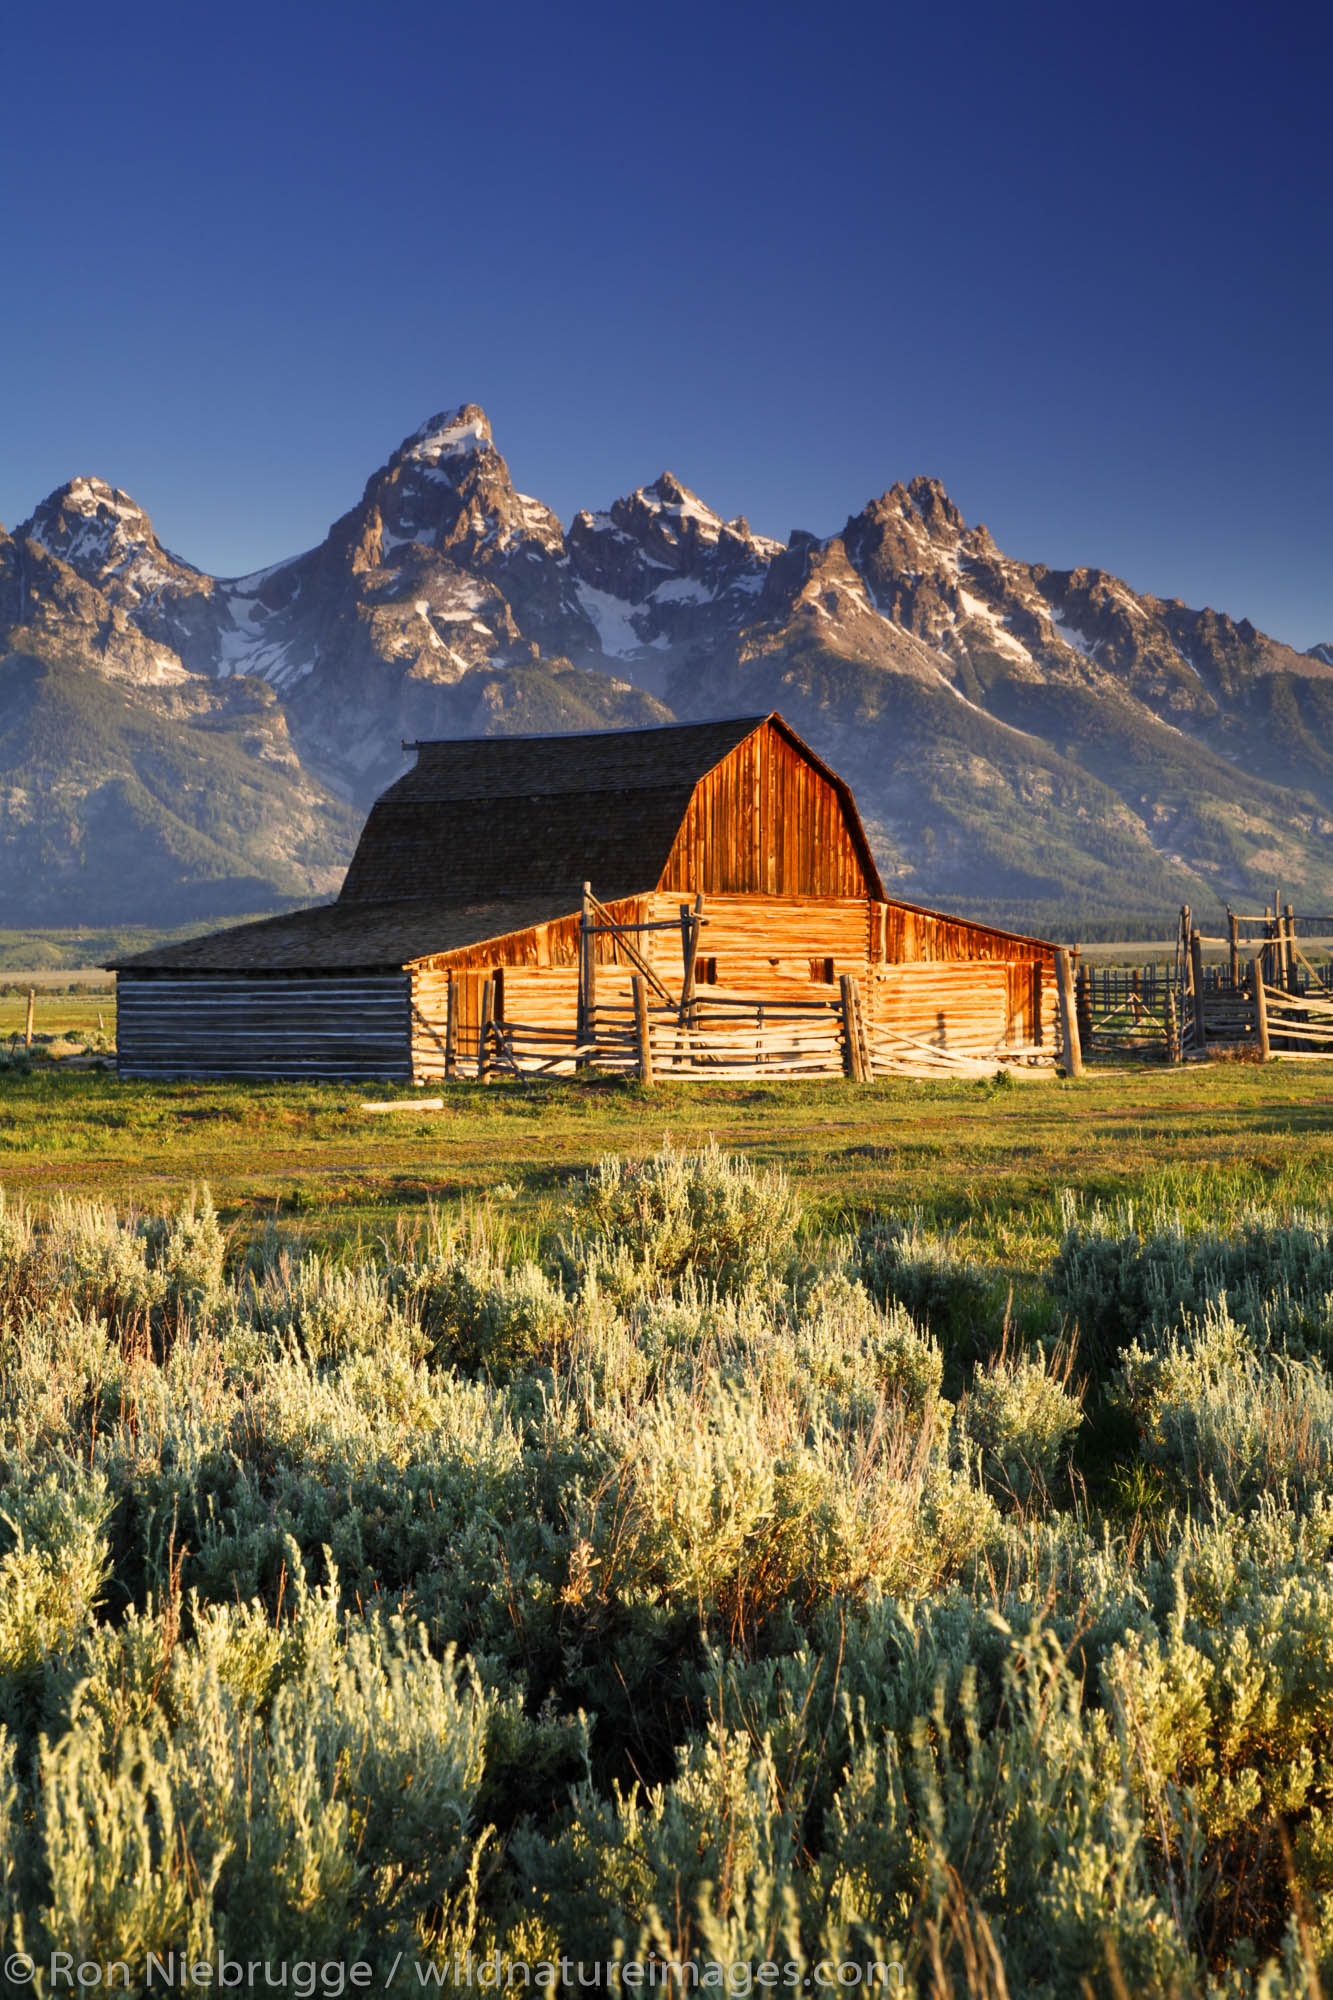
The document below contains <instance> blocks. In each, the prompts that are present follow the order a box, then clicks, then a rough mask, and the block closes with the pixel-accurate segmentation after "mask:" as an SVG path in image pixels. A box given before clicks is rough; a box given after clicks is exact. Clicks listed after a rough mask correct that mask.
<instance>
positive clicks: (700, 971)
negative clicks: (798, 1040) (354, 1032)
mask: <svg viewBox="0 0 1333 2000" xmlns="http://www.w3.org/2000/svg"><path fill="white" fill-rule="evenodd" d="M692 900H693V899H692V897H691V896H690V895H688V894H687V893H686V892H685V891H683V890H682V891H671V890H661V889H659V890H658V891H656V892H655V893H654V894H652V895H650V896H641V897H627V898H624V899H623V900H621V901H619V902H617V903H613V904H609V905H607V914H608V915H609V916H610V917H611V918H612V919H614V920H616V921H619V922H622V923H627V924H629V923H649V924H653V925H655V926H661V928H655V929H652V930H641V931H632V932H630V933H629V942H630V943H631V944H632V945H633V946H634V947H635V948H636V950H637V951H638V953H639V954H640V955H641V956H642V958H643V959H645V960H646V961H647V964H648V965H649V967H650V968H651V970H652V971H653V972H654V973H655V974H656V976H657V978H658V979H659V980H660V981H661V983H662V985H663V986H664V987H665V988H666V989H667V992H668V993H669V994H670V995H671V996H672V997H673V998H678V997H679V995H680V991H681V982H682V977H683V970H684V953H683V948H682V931H681V925H680V911H681V905H682V904H683V903H685V904H689V903H692ZM704 918H705V922H704V926H703V929H702V932H701V935H700V941H699V954H698V961H697V966H696V989H695V992H696V1008H695V1013H694V1016H693V1027H692V1032H691V1036H690V1042H691V1046H692V1047H693V1048H694V1049H695V1050H697V1051H698V1052H700V1053H703V1052H705V1051H706V1050H707V1048H708V1046H709V1045H710V1044H711V1043H713V1042H718V1043H719V1046H725V1047H727V1048H730V1046H731V1043H732V1042H733V1041H734V1040H735V1033H736V1030H735V1026H734V1024H735V1023H736V1022H737V1020H738V1017H737V1016H735V1015H734V1014H732V1015H728V1014H726V1013H725V1012H718V1011H717V1010H718V1008H725V1006H726V1005H727V1004H728V1003H732V1002H734V1001H736V1000H737V999H740V998H743V999H745V1000H746V1001H750V1002H753V1003H754V1004H755V1005H756V1006H757V1007H758V1008H759V1009H761V1010H762V1009H765V1008H768V1009H770V1010H772V1009H774V1008H776V1009H779V1010H781V1008H782V1007H783V1006H784V1005H785V1006H786V1007H788V1008H791V1007H796V1008H809V1007H810V1006H812V1005H816V1006H817V1005H818V1004H819V1003H835V1002H836V1001H837V997H838V993H839V985H840V981H841V979H842V977H843V975H844V974H849V975H850V976H851V977H852V978H854V979H855V980H856V981H857V982H858V985H859V987H860V988H861V991H862V996H863V1008H864V1015H865V1025H866V1029H867V1032H868V1033H869V1034H870V1035H871V1036H872V1038H873V1039H874V1042H875V1048H876V1052H877V1057H878V1059H879V1060H880V1061H881V1062H884V1063H891V1062H892V1060H893V1053H894V1051H895V1049H897V1050H898V1051H899V1052H900V1053H901V1055H902V1059H903V1060H904V1062H910V1061H912V1060H914V1059H915V1055H916V1053H917V1052H918V1051H919V1050H920V1049H921V1048H924V1047H928V1048H930V1049H932V1050H935V1051H941V1052H946V1053H948V1054H953V1055H957V1056H959V1057H974V1056H975V1057H983V1056H985V1055H987V1054H989V1053H991V1052H992V1051H995V1050H999V1049H1008V1050H1031V1051H1034V1052H1037V1051H1039V1052H1040V1053H1041V1054H1042V1055H1043V1056H1046V1057H1050V1056H1052V1055H1053V1054H1054V1051H1055V1045H1056V991H1055V979H1054V971H1053V955H1052V952H1051V949H1050V947H1049V946H1046V945H1043V944H1039V943H1035V942H1033V941H1032V940H1029V939H1022V938H1014V937H1010V936H1008V935H1007V934H1006V933H1004V932H1000V931H992V930H987V929H985V928H984V927H982V926H980V925H974V924H967V923H963V922H959V921H956V920H954V919H951V918H947V917H941V916H937V915H935V914H934V913H933V912H931V911H923V910H914V909H912V908H911V907H910V906H904V905H899V904H884V903H880V902H876V901H872V900H870V899H868V898H866V897H865V896H828V897H812V896H756V895H750V894H740V893H733V894H725V895H721V894H715V895H712V896H706V897H705V900H704ZM595 944H596V954H597V996H596V997H597V1042H598V1046H599V1051H601V1044H602V1043H603V1042H605V1044H606V1048H605V1051H604V1053H605V1056H606V1059H607V1060H613V1061H616V1062H620V1061H622V1060H623V1061H628V1060H629V1057H628V1056H627V1055H626V1052H625V1048H624V1047H623V1046H622V1044H623V1043H624V1041H625V1038H626V1037H627V1036H628V1035H629V1034H630V1032H631V1025H632V1020H633V1012H634V1003H633V991H632V982H633V976H634V970H635V967H634V965H633V962H632V960H631V958H630V956H629V954H628V951H627V950H626V949H625V947H624V946H623V945H622V942H621V940H620V939H618V938H616V937H614V936H611V935H607V934H605V933H603V934H601V935H599V936H598V937H597V938H596V940H595ZM578 945H579V919H578V916H577V914H573V913H571V914H570V915H569V916H567V917H561V918H558V919H555V920H553V921H551V922H549V923H545V924H540V925H535V926H533V927H532V929H530V930H526V931H516V932H514V933H512V934H511V935H509V936H507V937H502V938H495V939H492V940H490V941H488V942H487V943H485V944H480V945H473V946H468V947H466V948H465V949H462V950H459V951H454V952H450V953H445V954H441V955H440V956H439V957H437V958H434V959H431V960H429V961H422V962H421V963H420V964H418V965H417V966H416V967H414V968H413V971H412V1064H413V1074H414V1075H415V1076H417V1077H418V1078H419V1079H420V1080H422V1081H426V1080H429V1079H434V1078H438V1077H441V1076H443V1075H445V1074H446V1073H447V1049H446V1030H447V1022H448V1009H449V990H450V985H451V983H452V985H453V989H454V1044H453V1047H454V1052H455V1065H456V1073H457V1074H459V1075H462V1076H473V1075H475V1074H476V1067H477V1053H478V1039H479V1033H480V1026H481V1005H482V989H483V987H484V985H485V982H486V981H487V980H488V979H490V980H496V979H497V978H498V987H497V989H496V997H497V1000H498V1009H499V1019H500V1020H501V1021H502V1022H503V1023H504V1024H505V1025H506V1026H507V1027H510V1028H512V1029H513V1030H514V1031H515V1037H516V1046H517V1047H519V1048H520V1049H521V1052H522V1058H523V1060H525V1061H526V1060H529V1059H530V1060H531V1062H532V1063H533V1064H534V1065H535V1064H537V1063H538V1062H539V1061H541V1060H546V1059H550V1058H553V1057H554V1056H555V1055H556V1053H557V1051H558V1050H560V1049H561V1048H562V1047H563V1048H564V1049H567V1050H569V1051H571V1052H572V1050H573V1048H574V1045H575V1028H576V1022H577V1016H578V992H579V977H578ZM886 953H887V954H888V956H887V958H886ZM710 1001H713V1002H715V1003H716V1004H715V1006H714V1007H713V1008H712V1009H711V1010H710V1005H709V1003H710ZM660 1004H661V995H660V994H657V993H655V995H654V1005H655V1006H657V1005H660ZM775 1018H776V1017H774V1016H773V1015H772V1014H771V1013H770V1015H769V1017H768V1026H767V1027H766V1028H765V1029H764V1030H763V1034H765V1035H767V1036H769V1038H770V1043H771V1036H772V1034H773V1032H775V1029H774V1021H775ZM662 1032H663V1033H665V1032H666V1030H665V1029H663V1031H662ZM747 1032H748V1031H747ZM812 1032H814V1030H813V1029H812ZM818 1032H819V1033H822V1034H824V1035H825V1038H826V1039H827V1038H828V1035H829V1034H830V1033H831V1030H824V1029H821V1030H819V1031H818ZM768 1053H769V1054H770V1055H771V1053H772V1048H771V1046H770V1047H769V1049H768ZM600 1059H601V1054H600V1053H599V1060H600Z"/></svg>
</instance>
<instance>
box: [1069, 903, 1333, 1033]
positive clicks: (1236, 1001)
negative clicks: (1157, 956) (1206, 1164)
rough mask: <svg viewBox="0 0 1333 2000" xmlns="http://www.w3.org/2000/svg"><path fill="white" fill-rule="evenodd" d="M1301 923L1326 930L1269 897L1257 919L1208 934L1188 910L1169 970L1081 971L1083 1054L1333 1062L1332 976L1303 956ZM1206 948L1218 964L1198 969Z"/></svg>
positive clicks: (1235, 920) (1159, 966)
mask: <svg viewBox="0 0 1333 2000" xmlns="http://www.w3.org/2000/svg"><path fill="white" fill-rule="evenodd" d="M1301 925H1305V926H1306V927H1307V929H1308V928H1309V927H1311V926H1315V925H1319V926H1329V927H1333V918H1325V917H1311V916H1299V915H1296V914H1294V913H1293V911H1292V908H1291V905H1290V904H1288V905H1287V906H1286V908H1285V909H1284V910H1283V909H1280V908H1279V904H1278V901H1277V898H1276V897H1275V898H1274V904H1273V908H1272V909H1271V910H1266V911H1265V912H1264V914H1263V915H1262V916H1261V917H1246V916H1243V915H1241V914H1239V913H1238V912H1234V911H1232V910H1228V911H1227V930H1226V934H1225V935H1223V936H1217V937H1206V936H1204V935H1203V933H1202V932H1200V931H1199V930H1198V929H1197V927H1196V926H1195V925H1194V924H1193V923H1192V921H1191V914H1190V911H1189V909H1188V907H1186V908H1184V909H1182V911H1181V914H1180V927H1179V934H1178V937H1177V943H1176V954H1175V960H1174V962H1173V963H1172V962H1167V963H1161V962H1157V963H1153V964H1147V965H1143V966H1137V967H1132V968H1129V969H1125V968H1109V967H1108V968H1103V967H1099V966H1082V967H1080V968H1079V971H1078V974H1077V979H1076V995H1077V1011H1078V1025H1079V1030H1080V1039H1081V1043H1082V1047H1083V1049H1084V1051H1085V1052H1087V1053H1088V1054H1090V1055H1092V1056H1093V1057H1096V1056H1105V1055H1111V1056H1116V1055H1120V1056H1125V1055H1128V1056H1135V1057H1139V1058H1144V1057H1154V1056H1155V1057H1158V1058H1162V1059H1165V1060H1166V1061H1169V1062H1197V1061H1205V1060H1213V1059H1215V1058H1217V1057H1219V1056H1240V1057H1249V1058H1250V1059H1252V1060H1259V1061H1263V1060H1266V1059H1267V1058H1268V1057H1269V1056H1272V1055H1288V1056H1301V1057H1305V1058H1323V1057H1327V1056H1330V1055H1333V971H1330V969H1329V968H1328V967H1327V966H1325V967H1322V968H1321V967H1320V966H1318V965H1316V964H1315V963H1314V962H1313V961H1312V960H1311V958H1310V957H1309V956H1308V955H1307V953H1306V952H1305V951H1304V950H1303V948H1302V945H1301V941H1300V926H1301ZM1242 932H1244V933H1246V935H1244V936H1242ZM1207 949H1211V950H1213V951H1218V950H1219V949H1220V950H1221V951H1222V952H1224V953H1225V958H1224V960H1223V962H1222V963H1221V964H1212V965H1209V964H1205V962H1204V952H1205V950H1207Z"/></svg>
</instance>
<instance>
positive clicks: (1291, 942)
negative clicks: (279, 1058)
mask: <svg viewBox="0 0 1333 2000" xmlns="http://www.w3.org/2000/svg"><path fill="white" fill-rule="evenodd" d="M1285 983H1286V988H1287V991H1288V993H1296V992H1299V990H1300V989H1299V987H1298V986H1297V984H1296V919H1295V917H1294V916H1293V915H1292V913H1291V904H1290V903H1288V904H1287V977H1286V982H1285Z"/></svg>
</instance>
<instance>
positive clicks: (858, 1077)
mask: <svg viewBox="0 0 1333 2000" xmlns="http://www.w3.org/2000/svg"><path fill="white" fill-rule="evenodd" d="M838 986H839V990H840V991H841V994H842V1067H843V1074H844V1075H845V1076H850V1077H851V1078H852V1080H853V1082H855V1083H864V1081H865V1078H864V1076H863V1075H862V1071H861V1037H860V1035H859V1034H858V1032H857V1026H856V981H855V980H854V979H853V978H852V975H851V973H850V972H844V973H843V975H842V977H841V979H840V980H839V981H838Z"/></svg>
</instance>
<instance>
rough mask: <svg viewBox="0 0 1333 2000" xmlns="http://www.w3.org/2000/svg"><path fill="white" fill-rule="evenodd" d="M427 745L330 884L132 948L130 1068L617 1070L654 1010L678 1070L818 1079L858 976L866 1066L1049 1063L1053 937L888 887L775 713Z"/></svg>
mask: <svg viewBox="0 0 1333 2000" xmlns="http://www.w3.org/2000/svg"><path fill="white" fill-rule="evenodd" d="M415 747H416V751H417V762H416V766H415V768H414V769H413V770H411V771H410V772H408V773H407V774H406V775H405V776H404V777H402V778H400V779H399V780H398V782H397V783H396V784H394V785H391V786H390V787H389V789H388V791H386V792H385V793H384V795H383V796H382V797H381V798H380V799H379V800H378V801H377V803H376V804H375V806H374V807H373V808H372V810H371V813H370V816H369V818H368V820H367V822H366V825H365V828H364V830H363V832H362V836H361V840H360V843H359V845H358V847H357V850H356V853H355V855H354V857H353V860H352V864H351V866H350V868H349V869H348V871H347V878H346V880H345V882H344V884H343V888H342V892H341V894H340V895H339V897H338V899H337V901H336V902H334V903H330V904H326V905H323V906H321V907H319V908H315V909H308V910H299V911H296V912H294V913H292V914H289V915H285V916H278V917H272V918H268V919H266V920H265V921H263V922H260V923H253V924H243V925H240V926H237V927H235V928H233V929H230V930H222V931H217V932H215V933H213V934H212V935H211V936H208V937H203V938H195V939H192V940H190V941H189V942H187V943H184V944H176V945H169V946H164V947H162V948H160V949H157V950H153V951H147V952H141V953H139V954H138V955H137V956H135V957H133V958H126V959H122V960H121V961H119V962H118V963H117V964H116V965H115V966H114V968H113V969H114V971H115V972H116V974H117V986H118V1029H117V1041H118V1049H119V1066H120V1071H121V1074H122V1075H124V1076H133V1077H151V1076H182V1075H188V1076H198V1077H227V1076H250V1077H309V1078H315V1077H383V1078H400V1079H403V1080H407V1079H413V1080H416V1081H425V1080H427V1079H430V1078H435V1077H441V1076H446V1075H450V1074H475V1073H476V1072H477V1068H478V1057H479V1051H480V1049H481V1047H482V1046H483V1045H484V1046H485V1048H486V1049H488V1050H489V1049H491V1048H494V1050H495V1052H496V1056H497V1060H503V1061H504V1062H506V1063H510V1064H517V1065H518V1066H519V1067H522V1068H525V1069H531V1068H537V1067H544V1068H547V1069H552V1068H554V1069H567V1068H569V1067H570V1066H572V1065H573V1064H574V1063H575V1062H576V1061H587V1060H593V1061H596V1062H599V1063H600V1062H603V1061H606V1062H610V1063H616V1062H621V1063H625V1062H627V1061H628V1059H629V1057H628V1054H627V1051H628V1050H629V1048H630V1046H631V1043H632V1039H633V1031H634V1028H635V1023H636V1002H637V1020H638V1025H639V1028H640V1031H641V1033H642V1032H650V1033H651V1035H652V1036H653V1038H654V1039H655V1041H656V1043H657V1045H658V1047H659V1049H660V1050H661V1051H662V1052H663V1053H662V1056H661V1058H660V1062H664V1063H665V1067H666V1068H667V1069H669V1070H670V1071H671V1072H672V1073H673V1074H680V1075H682V1076H685V1075H692V1074H693V1075H697V1074H706V1073H708V1072H709V1069H710V1066H711V1069H712V1071H713V1072H714V1073H715V1072H716V1071H717V1070H718V1069H720V1068H729V1069H735V1068H736V1067H738V1066H739V1067H742V1068H743V1067H744V1066H745V1065H746V1064H747V1063H750V1062H753V1064H754V1066H756V1067H758V1068H760V1069H765V1068H767V1069H769V1070H778V1071H787V1072H791V1071H796V1072H799V1071H801V1070H806V1071H815V1072H817V1071H819V1070H821V1069H836V1068H839V1067H853V1065H852V1064H851V1063H849V1062H846V1061H843V1062H839V1060H838V1056H837V1050H838V1046H839V1037H842V1040H843V1043H844V1044H845V1043H846V1038H847V1035H848V1033H849V1027H848V1023H849V1021H850V1020H851V1014H850V1012H849V1008H850V1005H851V1003H850V1001H849V1000H848V998H847V992H848V989H847V983H846V982H847V981H848V980H849V979H850V980H851V981H853V982H855V994H856V1000H857V1006H856V1024H855V1025H856V1028H857V1031H858V1033H859V1038H860V1039H859V1058H860V1059H859V1062H858V1063H857V1064H856V1065H855V1067H854V1073H856V1074H872V1073H874V1072H875V1070H876V1069H879V1068H892V1067H894V1066H895V1062H894V1058H895V1055H896V1056H897V1057H898V1059H899V1061H898V1065H897V1066H907V1067H912V1066H914V1063H915V1062H917V1061H919V1062H922V1063H924V1064H925V1065H926V1066H927V1067H929V1066H930V1065H931V1063H932V1062H939V1063H947V1062H959V1061H963V1062H965V1061H966V1060H967V1059H968V1058H979V1059H984V1060H990V1059H991V1058H1004V1057H1010V1058H1017V1059H1019V1060H1021V1061H1041V1060H1047V1061H1049V1060H1051V1059H1052V1058H1053V1056H1054V1050H1055V1016H1056V999H1055V985H1054V979H1053V976H1052V972H1053V963H1054V961H1053V953H1052V948H1051V946H1049V945H1047V944H1044V943H1041V942H1040V941H1038V940H1035V939H1032V938H1025V937H1019V936H1016V935H1013V934H1011V933H1009V932H1007V931H1002V930H996V929H993V928H990V927H988V926H986V925H983V924H975V923H970V922H966V921H963V920H960V919H956V918H951V917H946V916H941V915H939V914H937V913H936V912H934V911H931V910H924V909H919V908H916V907H914V906H913V905H911V904H908V903H902V902H898V901H895V900H893V899H892V898H890V897H889V896H887V895H886V894H885V892H884V888H883V885H882V884H881V882H880V879H879V874H878V871H877V870H876V867H875V863H874V859H873V857H872V855H871V852H870V848H869V845H868V843H867V841H866V837H865V834H864V831H863V830H862V826H861V822H860V819H859V817H858V815H857V811H856V806H855V803H854V801H853V799H852V795H851V792H850V791H849V789H848V787H847V786H846V785H845V784H844V783H843V781H842V780H841V779H840V778H838V777H837V776H836V775H835V774H834V773H833V772H832V771H830V770H829V769H828V768H827V767H826V766H825V765H824V764H823V763H821V762H820V760H819V759H818V758H817V757H816V756H815V755H814V754H813V753H812V752H811V751H810V750H809V749H808V748H807V747H806V745H805V744H804V743H802V742H801V740H800V738H799V737H798V736H797V735H796V734H795V732H794V731H793V730H792V729H790V728H789V727H788V725H787V724H786V723H785V722H784V721H783V720H782V718H781V716H779V715H777V714H773V715H769V716H749V717H744V718H742V719H739V720H735V721H725V722H708V723H692V724H684V725H680V726H671V727H666V728H659V729H637V730H626V731H616V732H603V733H599V734H595V735H584V736H551V737H518V738H515V737H488V738H481V739H469V740H467V741H463V742H443V743H419V744H417V745H416V746H415ZM585 885H590V888H591V895H589V894H587V893H586V889H585ZM636 979H637V981H638V983H639V990H638V991H637V992H635V990H634V984H635V981H636ZM645 1007H646V1009H647V1011H648V1012H650V1013H651V1016H652V1020H651V1023H650V1024H649V1027H648V1029H647V1030H645V1028H644V1015H645ZM845 1054H846V1050H845V1047H844V1056H845Z"/></svg>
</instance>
